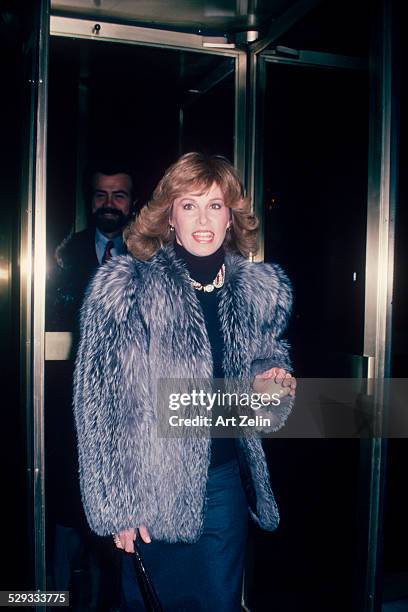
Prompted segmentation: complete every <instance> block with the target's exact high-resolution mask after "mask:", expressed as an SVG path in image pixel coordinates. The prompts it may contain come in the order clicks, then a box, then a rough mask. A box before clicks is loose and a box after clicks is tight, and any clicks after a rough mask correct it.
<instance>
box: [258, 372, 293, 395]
mask: <svg viewBox="0 0 408 612" xmlns="http://www.w3.org/2000/svg"><path fill="white" fill-rule="evenodd" d="M252 387H253V389H254V391H256V392H257V393H269V395H273V394H274V393H277V394H278V395H279V396H280V397H281V398H282V397H285V396H286V395H290V396H291V397H294V396H295V393H296V378H294V377H293V376H292V374H289V372H287V371H286V370H284V369H283V368H271V369H270V370H266V372H262V373H261V374H257V375H256V376H255V380H254V383H253V385H252Z"/></svg>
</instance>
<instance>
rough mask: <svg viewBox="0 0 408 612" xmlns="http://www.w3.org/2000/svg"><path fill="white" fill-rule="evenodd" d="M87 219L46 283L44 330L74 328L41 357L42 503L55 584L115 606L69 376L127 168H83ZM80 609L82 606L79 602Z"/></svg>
mask: <svg viewBox="0 0 408 612" xmlns="http://www.w3.org/2000/svg"><path fill="white" fill-rule="evenodd" d="M84 182H85V197H86V200H87V202H89V214H88V218H89V226H88V228H87V229H85V230H83V231H80V232H77V233H71V234H70V236H68V238H66V239H65V240H64V241H63V242H62V244H61V245H60V246H59V247H58V248H57V250H56V265H55V267H54V270H53V272H52V274H51V276H50V279H49V282H48V285H47V330H48V331H70V332H72V333H73V340H74V341H73V349H72V352H71V359H70V360H69V361H59V362H58V361H56V362H47V368H46V423H45V424H46V451H47V455H46V456H47V465H46V470H47V489H48V490H47V509H48V516H49V517H50V527H51V532H52V534H53V539H54V545H53V548H54V555H53V574H54V588H56V589H58V590H71V605H72V609H73V610H75V609H80V608H81V606H82V605H83V604H85V605H87V606H88V608H89V609H90V610H98V611H99V610H110V609H112V608H115V607H116V606H115V604H116V603H117V602H116V599H117V592H116V589H115V587H116V584H115V581H116V583H117V585H118V584H119V575H118V571H119V570H118V565H117V562H116V560H115V550H114V548H113V546H112V542H111V541H110V539H109V541H104V540H103V539H101V538H98V537H96V536H94V535H93V534H92V533H91V531H90V529H89V527H88V525H87V522H86V519H85V515H84V512H83V508H82V502H81V496H80V489H79V482H78V460H77V449H76V435H75V427H74V421H73V414H72V408H71V404H72V399H71V398H72V376H73V363H74V359H75V355H76V349H77V340H78V336H79V318H80V307H81V304H82V301H83V297H84V294H85V291H86V288H87V286H88V284H89V282H90V280H91V278H92V277H93V275H94V273H95V272H96V270H97V268H98V266H99V265H102V264H103V263H105V262H106V261H108V260H109V259H110V258H111V257H114V256H116V255H121V254H124V253H126V246H125V244H124V242H123V238H122V232H123V229H124V228H125V226H126V225H127V224H128V223H129V221H130V220H131V218H132V216H133V214H134V211H135V196H134V182H133V178H132V174H131V172H130V171H129V170H128V169H127V168H126V167H125V166H120V165H116V166H115V165H112V164H110V165H107V164H100V165H99V166H94V168H93V169H90V171H89V172H87V173H86V175H85V181H84ZM81 609H82V608H81Z"/></svg>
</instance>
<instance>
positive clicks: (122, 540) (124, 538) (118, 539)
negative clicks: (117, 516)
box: [113, 525, 152, 553]
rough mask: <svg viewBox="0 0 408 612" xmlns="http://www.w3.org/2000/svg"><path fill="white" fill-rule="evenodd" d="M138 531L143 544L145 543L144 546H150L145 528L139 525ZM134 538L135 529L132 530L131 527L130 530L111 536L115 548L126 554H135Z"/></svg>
mask: <svg viewBox="0 0 408 612" xmlns="http://www.w3.org/2000/svg"><path fill="white" fill-rule="evenodd" d="M138 530H139V533H140V537H141V538H142V540H143V542H146V544H150V542H151V541H152V540H151V538H150V535H149V532H148V531H147V529H146V527H145V526H144V525H140V527H139V528H138ZM136 538H137V529H133V527H132V528H131V529H125V530H124V531H120V532H119V533H115V534H114V536H113V541H114V542H115V546H116V548H120V549H121V550H124V551H125V552H128V553H133V552H135V546H134V544H133V542H134V541H135V540H136Z"/></svg>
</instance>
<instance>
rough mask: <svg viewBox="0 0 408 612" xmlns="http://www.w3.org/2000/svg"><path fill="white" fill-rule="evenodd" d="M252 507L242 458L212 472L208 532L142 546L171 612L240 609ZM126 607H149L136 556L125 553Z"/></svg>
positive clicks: (140, 608) (140, 547)
mask: <svg viewBox="0 0 408 612" xmlns="http://www.w3.org/2000/svg"><path fill="white" fill-rule="evenodd" d="M247 527H248V509H247V501H246V498H245V494H244V491H243V489H242V484H241V478H240V475H239V468H238V463H237V461H235V460H234V461H230V462H228V463H226V464H223V465H220V466H219V467H216V468H214V469H212V470H210V472H209V478H208V484H207V508H206V513H205V517H204V532H203V534H202V536H201V537H200V539H199V540H198V541H197V542H196V543H194V544H185V543H181V542H180V543H176V544H167V543H164V542H155V541H153V542H152V543H151V544H145V543H143V542H142V541H141V539H140V538H138V543H139V550H140V554H141V556H142V559H143V561H144V564H145V566H146V569H147V571H148V572H149V574H150V576H151V578H152V582H153V583H154V586H155V588H156V591H157V594H158V596H159V599H160V601H161V604H162V606H163V608H164V610H165V612H170V611H172V612H176V611H177V612H187V611H188V612H204V611H206V610H209V611H211V612H213V611H215V610H216V611H217V612H238V611H239V610H240V609H241V590H242V574H243V568H244V560H245V548H246V539H247ZM122 561H123V564H122V590H123V599H124V606H123V608H122V609H123V610H129V611H130V610H133V611H136V610H144V609H145V608H144V605H143V600H142V597H141V595H140V591H139V588H138V585H137V581H136V577H135V570H134V566H133V558H132V555H131V554H127V553H124V554H123V560H122Z"/></svg>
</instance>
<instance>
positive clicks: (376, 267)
mask: <svg viewBox="0 0 408 612" xmlns="http://www.w3.org/2000/svg"><path fill="white" fill-rule="evenodd" d="M374 31H375V35H374V39H373V41H372V51H371V62H370V68H371V102H370V138H369V151H370V153H369V184H368V209H367V251H366V262H367V263H366V308H365V312H366V317H365V335H364V353H365V355H367V356H370V357H373V358H374V360H373V364H374V367H373V375H374V379H375V382H374V386H373V390H374V406H375V410H376V414H375V418H376V425H377V430H376V431H377V433H378V437H375V438H373V440H371V441H370V442H369V445H368V448H367V449H366V452H367V461H368V464H369V468H368V472H369V477H370V488H369V502H368V504H369V505H368V533H367V551H366V555H367V569H366V585H365V597H364V610H365V611H366V612H374V611H376V610H379V609H380V605H381V601H380V600H381V584H380V578H381V554H380V552H381V548H382V523H383V496H384V484H385V465H386V442H385V441H384V440H382V439H381V433H382V422H383V419H384V416H385V415H384V393H385V391H384V378H387V377H389V375H390V358H391V321H392V289H393V273H394V224H395V207H396V183H397V163H396V152H397V140H396V135H397V122H398V117H397V116H396V107H395V100H393V95H392V94H393V88H394V78H395V58H394V50H393V32H394V23H393V2H392V1H387V0H381V1H380V2H379V3H378V14H377V15H376V20H375V30H374ZM363 448H364V447H363Z"/></svg>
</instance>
